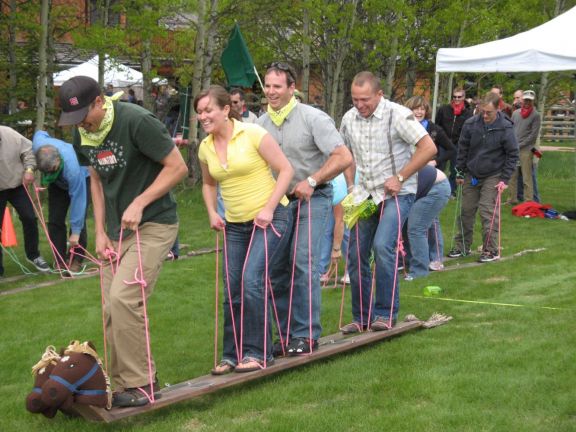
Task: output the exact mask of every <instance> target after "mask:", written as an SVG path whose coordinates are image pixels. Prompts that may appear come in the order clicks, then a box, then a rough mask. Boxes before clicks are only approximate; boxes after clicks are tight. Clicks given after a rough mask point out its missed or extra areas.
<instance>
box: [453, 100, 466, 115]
mask: <svg viewBox="0 0 576 432" xmlns="http://www.w3.org/2000/svg"><path fill="white" fill-rule="evenodd" d="M450 105H452V111H453V112H454V115H455V116H459V115H460V114H462V111H464V102H455V101H452V102H450Z"/></svg>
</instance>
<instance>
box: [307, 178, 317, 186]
mask: <svg viewBox="0 0 576 432" xmlns="http://www.w3.org/2000/svg"><path fill="white" fill-rule="evenodd" d="M306 180H307V181H308V184H309V185H310V187H311V188H315V187H316V186H317V185H318V183H316V180H314V179H313V178H312V177H308V178H307V179H306Z"/></svg>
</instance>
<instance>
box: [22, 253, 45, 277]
mask: <svg viewBox="0 0 576 432" xmlns="http://www.w3.org/2000/svg"><path fill="white" fill-rule="evenodd" d="M27 260H28V262H29V263H31V264H32V265H33V266H34V267H36V270H38V271H39V272H42V273H48V272H49V271H50V266H49V265H48V263H47V262H46V261H45V260H44V258H42V256H40V255H38V257H37V258H34V259H30V258H27Z"/></svg>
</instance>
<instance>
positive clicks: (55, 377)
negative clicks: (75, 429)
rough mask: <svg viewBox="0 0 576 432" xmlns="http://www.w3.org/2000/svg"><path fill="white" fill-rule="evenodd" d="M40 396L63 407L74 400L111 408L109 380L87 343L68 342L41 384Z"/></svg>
mask: <svg viewBox="0 0 576 432" xmlns="http://www.w3.org/2000/svg"><path fill="white" fill-rule="evenodd" d="M41 399H42V402H43V403H45V404H46V405H47V406H49V407H55V408H58V409H61V410H63V411H65V410H68V409H69V408H70V407H71V406H72V405H73V404H74V403H79V404H83V405H95V406H98V407H102V408H104V407H107V408H110V404H111V392H110V382H109V380H108V377H107V376H106V374H105V373H104V370H103V369H102V363H101V362H100V359H99V358H98V354H96V351H95V350H94V347H93V346H92V345H91V344H90V343H88V342H84V343H82V344H81V343H80V342H78V341H73V342H71V344H70V345H69V346H68V348H66V350H65V351H64V353H63V355H62V357H61V358H60V360H59V361H58V363H57V364H56V366H54V369H53V370H52V373H51V374H50V376H49V379H48V380H47V381H46V382H44V384H43V385H42V395H41Z"/></svg>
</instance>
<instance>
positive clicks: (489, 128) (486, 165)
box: [456, 112, 518, 184]
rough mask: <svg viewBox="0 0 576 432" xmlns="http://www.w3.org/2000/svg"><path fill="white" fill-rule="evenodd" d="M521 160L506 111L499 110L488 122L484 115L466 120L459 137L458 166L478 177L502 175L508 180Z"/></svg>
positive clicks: (501, 176) (503, 179)
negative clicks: (493, 118) (490, 121)
mask: <svg viewBox="0 0 576 432" xmlns="http://www.w3.org/2000/svg"><path fill="white" fill-rule="evenodd" d="M517 162H518V142H517V141H516V137H515V135H514V128H513V124H512V121H511V120H510V119H509V118H508V117H507V116H506V115H504V114H503V113H501V112H498V115H497V117H496V120H494V122H492V123H491V124H488V125H487V124H485V123H484V119H483V118H482V116H481V115H475V116H474V117H471V118H469V119H468V120H466V122H465V123H464V126H463V127H462V134H461V135H460V141H458V157H457V159H456V169H458V170H460V171H462V172H465V173H469V174H470V175H472V176H474V177H476V178H478V179H484V178H487V177H491V176H494V175H498V176H500V180H502V181H503V182H504V183H506V184H508V182H509V181H510V178H511V177H512V174H513V173H514V170H516V163H517Z"/></svg>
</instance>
